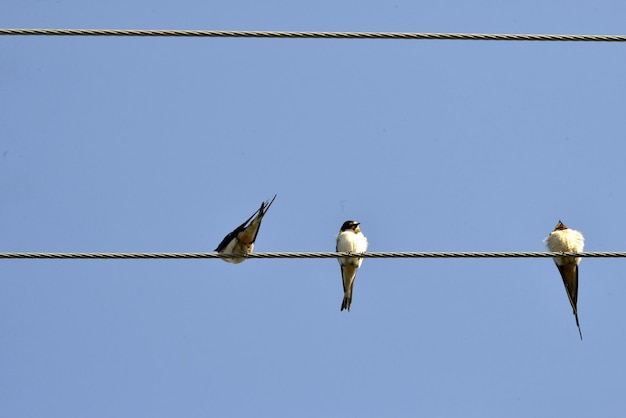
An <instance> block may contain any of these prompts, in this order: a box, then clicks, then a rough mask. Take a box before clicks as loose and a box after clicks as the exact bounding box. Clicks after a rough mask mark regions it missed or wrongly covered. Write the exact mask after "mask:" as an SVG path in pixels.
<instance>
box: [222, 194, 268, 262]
mask: <svg viewBox="0 0 626 418" xmlns="http://www.w3.org/2000/svg"><path fill="white" fill-rule="evenodd" d="M274 199H276V195H274V197H273V198H272V200H271V201H268V202H269V203H268V202H263V203H261V207H260V208H259V209H257V211H256V212H254V213H253V214H252V216H250V217H249V218H248V219H246V221H245V222H244V223H242V224H241V225H239V226H238V227H237V228H236V229H235V230H234V231H232V232H231V233H230V234H228V235H226V236H225V237H224V239H223V240H222V242H220V244H219V245H218V246H217V248H216V249H215V251H217V252H218V253H220V254H233V256H232V257H225V258H222V260H224V261H226V262H228V263H235V264H238V263H241V262H242V261H244V260H245V259H246V258H245V257H241V256H239V257H238V256H237V255H248V254H250V253H251V252H252V249H253V248H254V241H255V240H256V237H257V235H258V234H259V228H260V227H261V221H262V220H263V216H265V214H266V213H267V210H268V209H269V208H270V206H272V203H274ZM252 218H254V219H252ZM251 220H252V221H251Z"/></svg>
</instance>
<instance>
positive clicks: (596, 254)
mask: <svg viewBox="0 0 626 418" xmlns="http://www.w3.org/2000/svg"><path fill="white" fill-rule="evenodd" d="M232 255H233V254H218V253H39V252H5V253H0V259H181V258H184V259H190V258H195V259H218V258H225V257H230V256H232ZM557 256H561V257H562V256H566V257H591V258H623V257H626V252H611V251H591V252H583V253H558V252H556V253H555V252H532V251H531V252H409V251H403V252H368V253H363V254H348V253H337V252H266V253H252V254H248V255H247V256H243V257H246V258H250V259H253V258H259V259H260V258H338V257H363V258H550V257H557Z"/></svg>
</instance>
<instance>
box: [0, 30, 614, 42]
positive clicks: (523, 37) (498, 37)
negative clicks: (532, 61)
mask: <svg viewBox="0 0 626 418" xmlns="http://www.w3.org/2000/svg"><path fill="white" fill-rule="evenodd" d="M0 35H14V36H15V35H30V36H148V37H162V36H182V37H192V38H193V37H212V38H322V39H422V40H457V41H459V40H463V41H561V42H564V41H565V42H626V35H546V34H534V35H533V34H486V33H418V32H286V31H250V30H248V31H235V30H157V29H19V28H16V29H6V28H5V29H2V28H0Z"/></svg>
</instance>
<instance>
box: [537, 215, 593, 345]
mask: <svg viewBox="0 0 626 418" xmlns="http://www.w3.org/2000/svg"><path fill="white" fill-rule="evenodd" d="M544 242H545V243H546V246H547V247H548V249H549V250H550V251H551V252H559V253H560V252H564V253H581V252H582V251H583V247H584V245H585V238H584V237H583V234H581V233H580V232H578V231H574V230H573V229H569V228H568V227H566V226H565V225H564V224H563V222H561V221H559V223H558V224H556V227H555V228H554V231H552V232H551V233H550V235H548V236H547V238H546V239H545V240H544ZM580 259H581V258H580V257H554V263H555V264H556V267H557V268H558V269H559V273H561V278H562V279H563V284H564V285H565V291H566V292H567V297H568V298H569V303H570V304H571V305H572V309H573V311H574V317H576V326H577V327H578V333H579V334H580V339H581V340H582V339H583V333H582V331H581V330H580V323H579V322H578V308H577V302H578V264H579V263H580Z"/></svg>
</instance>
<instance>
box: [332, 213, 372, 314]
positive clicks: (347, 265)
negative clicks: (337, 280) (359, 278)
mask: <svg viewBox="0 0 626 418" xmlns="http://www.w3.org/2000/svg"><path fill="white" fill-rule="evenodd" d="M359 225H360V224H359V223H358V222H356V221H345V222H344V223H343V225H341V229H340V230H339V235H337V246H336V248H335V249H336V251H337V252H342V253H364V252H365V251H366V250H367V238H365V236H364V235H363V233H362V232H361V228H359ZM338 260H339V266H340V267H341V279H342V280H343V302H341V310H342V311H343V310H344V309H347V310H348V312H350V304H351V303H352V287H353V286H354V278H355V277H356V271H357V269H358V268H359V267H361V263H362V262H363V259H362V258H355V257H341V258H339V259H338Z"/></svg>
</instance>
